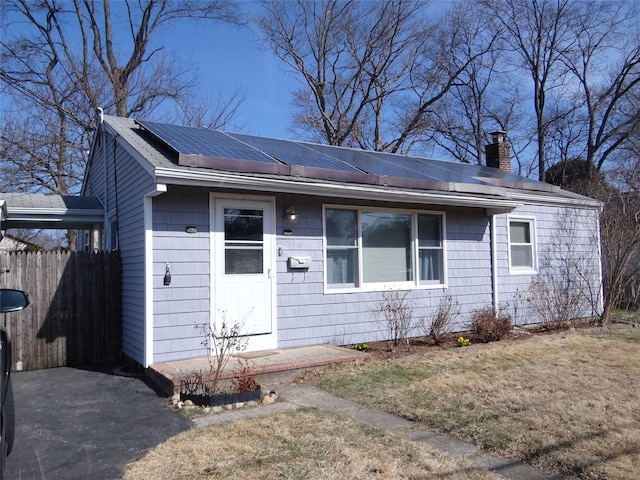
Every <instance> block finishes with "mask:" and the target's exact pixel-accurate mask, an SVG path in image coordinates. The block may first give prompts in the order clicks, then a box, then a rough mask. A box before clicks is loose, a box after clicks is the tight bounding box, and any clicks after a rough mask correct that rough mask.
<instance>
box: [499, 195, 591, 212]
mask: <svg viewBox="0 0 640 480" xmlns="http://www.w3.org/2000/svg"><path fill="white" fill-rule="evenodd" d="M503 195H504V196H505V197H506V198H508V199H509V200H512V201H520V202H521V203H526V204H527V205H555V206H562V207H580V208H593V209H598V210H599V209H601V208H602V205H603V204H602V202H599V201H598V200H594V199H591V198H588V197H584V198H583V199H580V198H568V197H555V196H554V197H547V196H542V195H535V194H527V193H525V192H517V193H516V192H510V191H506V192H503Z"/></svg>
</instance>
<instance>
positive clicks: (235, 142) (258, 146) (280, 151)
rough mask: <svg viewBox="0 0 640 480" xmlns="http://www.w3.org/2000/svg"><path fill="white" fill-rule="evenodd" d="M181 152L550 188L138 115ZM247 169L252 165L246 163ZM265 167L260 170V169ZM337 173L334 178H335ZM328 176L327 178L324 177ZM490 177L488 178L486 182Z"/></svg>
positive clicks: (489, 173)
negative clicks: (147, 118)
mask: <svg viewBox="0 0 640 480" xmlns="http://www.w3.org/2000/svg"><path fill="white" fill-rule="evenodd" d="M136 122H137V123H138V124H140V125H141V126H142V127H143V128H144V129H145V130H147V131H148V132H150V133H151V134H152V135H153V136H154V137H156V138H157V139H159V140H160V141H162V142H163V143H165V144H166V145H167V146H169V147H170V148H171V149H173V150H174V151H175V152H176V153H178V154H182V155H199V156H202V157H211V158H219V159H228V160H234V159H237V160H250V161H255V162H263V163H271V164H277V165H288V166H301V167H307V168H313V169H320V170H315V171H316V172H317V171H321V170H324V171H327V170H329V171H331V172H332V173H333V174H334V177H335V174H336V173H339V172H345V173H358V174H370V175H376V176H381V177H390V178H397V179H409V180H410V181H424V182H442V183H449V184H453V183H456V184H467V185H474V186H482V185H485V186H490V185H493V186H495V185H502V186H506V187H518V188H525V189H530V190H549V189H550V188H551V187H550V186H549V185H547V184H545V183H543V182H538V181H536V180H531V179H528V178H525V177H521V176H519V175H515V174H513V173H509V172H503V171H501V170H498V169H495V168H489V167H480V166H477V165H469V164H462V163H455V162H446V161H441V160H432V159H426V158H420V157H410V156H405V155H398V154H391V153H384V152H371V151H365V150H357V149H350V148H343V147H333V146H330V145H320V144H313V143H305V142H296V141H291V140H276V139H271V138H264V137H257V136H253V135H244V134H235V133H223V132H219V131H214V130H209V129H205V128H194V127H183V126H178V125H168V124H163V123H157V122H148V121H144V120H136ZM243 165H244V166H243V167H242V168H248V167H246V164H243ZM259 171H260V170H258V172H259ZM334 177H331V178H334ZM319 178H322V177H319ZM483 179H485V180H486V181H483Z"/></svg>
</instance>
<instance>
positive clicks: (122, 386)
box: [5, 368, 192, 480]
mask: <svg viewBox="0 0 640 480" xmlns="http://www.w3.org/2000/svg"><path fill="white" fill-rule="evenodd" d="M12 379H13V389H14V394H15V404H16V440H15V445H14V448H13V452H12V453H11V455H10V456H9V457H8V459H7V469H6V472H5V474H6V478H7V479H14V480H21V479H25V480H26V479H29V480H38V479H65V480H71V479H83V480H84V479H87V478H91V479H92V480H98V479H105V480H107V479H108V480H112V479H117V478H120V476H121V475H122V473H123V471H124V466H125V465H126V464H127V463H128V462H130V461H132V460H135V459H137V458H140V457H141V456H143V455H144V454H145V453H146V452H147V451H148V450H149V449H151V448H152V447H154V446H155V445H157V444H159V443H161V442H164V441H165V440H167V439H168V438H170V437H172V436H174V435H176V434H178V433H180V432H182V431H185V430H188V429H189V428H191V426H192V423H191V422H190V421H189V420H188V419H186V418H185V417H183V416H181V415H180V414H179V413H177V412H175V411H172V410H171V409H169V408H167V400H166V398H165V397H163V396H161V395H159V394H158V393H157V392H156V391H155V390H154V389H153V388H152V387H150V386H149V385H147V384H146V383H145V381H143V380H142V379H140V378H128V377H121V376H115V375H112V374H111V373H110V371H90V370H82V369H76V368H54V369H48V370H39V371H34V372H19V373H15V374H12Z"/></svg>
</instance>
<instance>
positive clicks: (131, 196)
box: [83, 134, 154, 364]
mask: <svg viewBox="0 0 640 480" xmlns="http://www.w3.org/2000/svg"><path fill="white" fill-rule="evenodd" d="M105 140H106V141H105ZM105 147H106V155H104V154H103V148H105ZM114 147H115V152H114ZM94 148H95V149H94V150H93V156H92V159H91V162H90V164H89V166H88V167H87V168H88V171H87V175H86V178H85V184H84V190H83V193H84V194H85V195H94V196H98V197H99V198H100V200H101V201H102V202H103V204H104V205H105V207H106V208H108V209H109V210H114V209H116V203H117V214H118V237H119V238H118V239H119V249H120V254H121V258H122V351H123V353H124V354H125V355H127V356H128V357H130V358H132V359H133V360H135V361H137V362H138V363H140V364H144V338H145V332H144V329H145V278H144V273H145V272H144V259H145V243H144V196H145V195H146V194H147V193H149V192H150V191H151V190H152V189H153V188H154V182H153V178H152V177H151V176H150V175H149V174H148V173H147V172H146V171H145V170H144V169H143V168H142V167H141V166H140V164H139V163H138V162H137V161H136V160H135V159H133V158H131V155H130V154H129V153H128V152H126V151H125V150H124V149H123V148H122V147H120V146H119V145H118V146H116V142H115V141H114V137H113V136H112V135H110V134H107V135H106V137H103V138H102V139H101V140H100V144H99V145H96V146H94ZM105 157H106V161H107V167H108V172H109V175H108V181H107V182H106V189H105V175H104V171H105V168H104V167H105V166H104V160H105ZM116 185H117V188H116Z"/></svg>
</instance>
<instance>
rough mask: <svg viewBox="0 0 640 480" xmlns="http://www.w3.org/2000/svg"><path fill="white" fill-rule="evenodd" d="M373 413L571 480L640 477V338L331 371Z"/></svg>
mask: <svg viewBox="0 0 640 480" xmlns="http://www.w3.org/2000/svg"><path fill="white" fill-rule="evenodd" d="M315 381H316V383H317V384H318V385H319V386H320V387H322V388H324V389H326V390H328V391H330V392H332V393H334V394H337V395H340V396H344V397H347V398H350V399H352V400H355V401H357V402H360V403H362V404H364V405H367V406H369V407H373V408H378V409H380V410H384V411H387V412H389V413H393V414H397V415H400V416H402V417H404V418H408V419H411V420H413V421H415V422H418V423H419V424H421V425H424V426H426V427H428V428H431V429H433V430H437V431H440V432H444V433H449V434H452V435H453V436H455V437H458V438H460V439H464V440H467V441H471V442H474V443H476V444H477V445H479V446H481V447H483V448H484V449H486V450H489V451H491V452H495V453H497V454H500V455H504V456H508V457H511V458H516V459H521V460H524V461H526V462H527V463H530V464H531V465H534V466H537V467H540V468H544V469H546V470H550V471H555V472H559V473H562V474H564V475H568V476H571V477H574V478H594V479H595V478H607V479H621V480H622V479H625V480H626V479H630V478H638V472H640V400H639V399H640V329H639V328H626V329H624V330H605V331H599V332H597V333H587V332H581V331H575V332H567V333H563V334H555V335H537V336H533V337H532V338H530V339H528V340H517V341H503V342H497V343H492V344H485V345H472V346H470V347H462V348H454V349H450V350H441V351H437V352H436V353H434V354H430V355H419V356H411V357H406V358H403V359H399V360H392V361H382V360H376V361H373V362H371V363H368V364H365V365H351V366H348V367H344V368H337V369H331V370H328V371H326V372H325V373H324V374H323V375H322V376H320V377H318V378H317V379H316V380H315Z"/></svg>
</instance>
